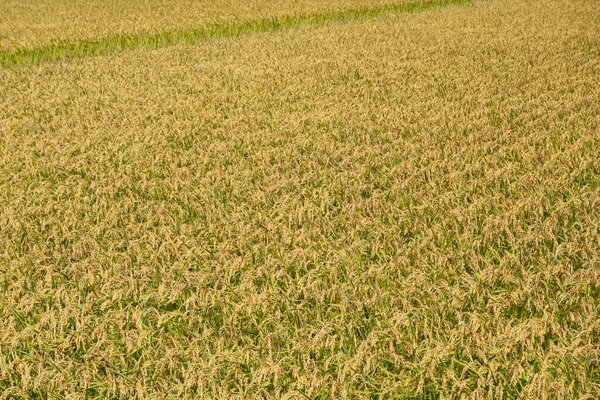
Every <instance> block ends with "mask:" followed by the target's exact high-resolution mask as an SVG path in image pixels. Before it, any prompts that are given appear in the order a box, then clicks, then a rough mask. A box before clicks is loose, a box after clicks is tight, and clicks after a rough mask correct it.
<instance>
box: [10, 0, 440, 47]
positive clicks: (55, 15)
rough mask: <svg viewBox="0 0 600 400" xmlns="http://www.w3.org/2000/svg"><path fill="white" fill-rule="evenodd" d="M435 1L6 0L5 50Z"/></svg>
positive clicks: (212, 27)
mask: <svg viewBox="0 0 600 400" xmlns="http://www.w3.org/2000/svg"><path fill="white" fill-rule="evenodd" d="M429 2H430V0H331V1H321V0H294V1H284V0H243V1H235V0H212V1H209V0H133V1H125V0H3V1H2V2H0V50H2V51H11V52H14V51H18V50H21V49H36V48H39V47H44V46H50V45H56V44H58V43H61V42H65V41H66V42H76V41H80V40H85V41H98V40H101V39H106V38H113V37H115V36H126V37H129V36H148V35H156V34H159V33H162V32H174V31H175V32H179V31H190V30H199V29H203V28H211V29H214V28H215V27H217V26H223V25H225V26H228V25H236V24H240V23H243V22H247V21H262V20H273V19H279V18H285V17H292V16H298V15H313V14H320V13H335V12H343V11H349V10H361V9H370V8H381V7H393V6H396V7H397V6H402V5H406V4H427V3H429Z"/></svg>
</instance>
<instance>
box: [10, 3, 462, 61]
mask: <svg viewBox="0 0 600 400" xmlns="http://www.w3.org/2000/svg"><path fill="white" fill-rule="evenodd" d="M471 1H472V0H429V1H421V2H416V3H404V4H397V5H388V6H382V7H375V8H360V9H354V10H348V11H336V12H329V13H320V14H308V15H296V16H287V17H281V18H270V19H262V20H250V21H243V22H232V23H228V24H220V25H211V26H207V27H204V28H199V29H191V30H175V31H167V32H161V33H155V34H137V35H120V36H112V37H107V38H103V39H99V40H77V41H62V42H58V43H55V44H51V45H46V46H41V47H37V48H32V49H20V50H17V51H0V66H2V67H19V66H27V65H36V64H40V63H44V62H50V61H61V60H70V59H74V58H80V57H87V56H100V55H107V54H114V53H120V52H124V51H128V50H135V49H158V48H162V47H168V46H172V45H176V44H192V43H197V42H201V41H203V40H206V39H212V38H221V37H236V36H241V35H246V34H250V33H261V32H275V31H281V30H284V29H288V28H293V27H300V26H305V25H323V24H325V23H328V22H339V21H350V20H356V19H360V18H368V17H376V16H379V15H383V14H396V13H407V12H418V11H424V10H427V9H431V8H436V7H442V6H448V5H452V4H465V3H469V2H471Z"/></svg>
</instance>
